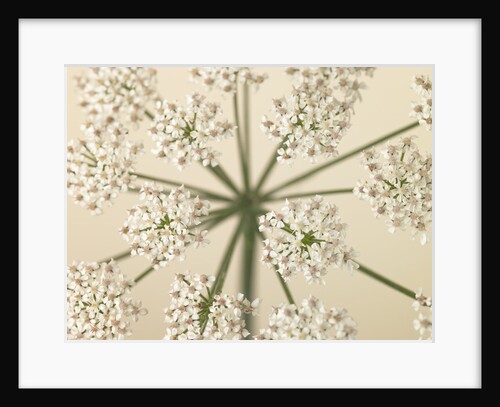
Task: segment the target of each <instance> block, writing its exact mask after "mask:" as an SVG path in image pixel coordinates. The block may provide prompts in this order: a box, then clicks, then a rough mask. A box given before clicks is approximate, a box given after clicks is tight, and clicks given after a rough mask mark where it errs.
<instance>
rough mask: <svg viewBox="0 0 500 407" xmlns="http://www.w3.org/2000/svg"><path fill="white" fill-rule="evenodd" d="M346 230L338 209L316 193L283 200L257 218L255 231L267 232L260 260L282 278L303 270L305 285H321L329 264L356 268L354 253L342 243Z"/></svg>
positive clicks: (337, 266)
mask: <svg viewBox="0 0 500 407" xmlns="http://www.w3.org/2000/svg"><path fill="white" fill-rule="evenodd" d="M346 229H347V225H346V224H345V223H342V220H341V218H340V216H339V213H338V208H337V207H336V206H335V205H333V204H331V203H329V202H326V201H324V200H323V197H322V196H320V195H316V196H315V197H314V198H309V199H307V200H300V199H299V200H296V201H288V200H287V201H286V204H285V206H284V207H283V208H282V210H281V211H280V212H274V211H272V212H268V213H267V214H265V215H262V216H260V217H259V230H260V231H261V232H269V233H271V237H270V238H268V239H266V240H264V242H263V243H264V249H263V254H262V257H261V262H263V263H264V264H267V266H268V267H269V268H273V269H274V268H275V269H277V270H278V272H279V273H280V274H281V275H282V276H283V278H284V280H285V281H288V280H289V279H290V278H291V277H292V276H295V275H296V274H297V273H303V274H304V276H305V278H306V280H307V282H308V283H309V284H311V283H313V282H315V283H322V284H324V280H323V276H324V275H325V274H326V273H327V271H328V270H327V269H328V267H329V266H332V267H333V268H340V267H342V266H343V265H346V266H347V268H348V270H349V271H351V272H352V271H353V270H354V269H357V268H358V267H359V266H358V265H357V264H356V263H355V262H354V260H353V259H354V257H355V255H356V253H355V252H354V250H353V249H352V248H350V247H347V246H346V245H345V243H344V239H345V236H346Z"/></svg>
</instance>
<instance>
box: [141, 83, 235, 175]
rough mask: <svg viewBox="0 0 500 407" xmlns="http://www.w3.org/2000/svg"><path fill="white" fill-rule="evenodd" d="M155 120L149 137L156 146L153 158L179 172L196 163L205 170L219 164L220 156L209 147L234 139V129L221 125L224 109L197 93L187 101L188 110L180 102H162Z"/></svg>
mask: <svg viewBox="0 0 500 407" xmlns="http://www.w3.org/2000/svg"><path fill="white" fill-rule="evenodd" d="M155 113H156V114H155V118H154V120H153V122H152V126H151V128H150V129H149V131H148V134H149V135H150V136H151V137H152V139H153V141H154V142H155V143H156V147H155V148H154V149H153V150H152V152H153V154H154V155H155V156H156V157H158V158H160V159H163V160H165V161H167V162H171V163H173V164H174V165H175V166H176V167H177V168H178V169H179V170H182V169H184V168H185V167H186V166H187V165H189V164H190V163H191V162H193V161H199V162H201V163H202V164H203V165H204V166H205V167H206V166H209V165H210V166H212V167H215V166H217V165H218V164H219V161H218V157H219V155H220V153H219V152H217V151H214V150H213V149H212V148H211V147H210V146H208V143H210V142H213V141H221V140H223V139H225V138H227V137H230V136H232V135H233V131H234V125H233V124H231V123H229V122H228V121H227V120H225V121H220V120H218V119H217V118H218V116H220V115H221V109H220V106H219V105H218V104H216V103H209V102H207V101H205V97H204V96H201V95H199V94H198V93H195V94H193V95H190V96H188V97H187V107H186V108H183V107H182V106H180V105H178V104H177V102H168V101H166V100H165V101H163V102H158V104H157V107H156V111H155Z"/></svg>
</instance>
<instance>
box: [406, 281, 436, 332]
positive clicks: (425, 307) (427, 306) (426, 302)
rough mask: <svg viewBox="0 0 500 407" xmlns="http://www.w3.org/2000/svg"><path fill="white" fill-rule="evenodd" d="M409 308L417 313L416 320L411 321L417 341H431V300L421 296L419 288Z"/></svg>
mask: <svg viewBox="0 0 500 407" xmlns="http://www.w3.org/2000/svg"><path fill="white" fill-rule="evenodd" d="M411 306H412V308H413V309H414V310H415V311H416V312H418V318H417V319H415V320H414V321H413V328H415V330H416V331H417V332H418V334H419V338H418V339H419V340H425V339H432V298H430V297H426V296H425V295H423V293H422V289H421V288H419V289H418V290H417V292H416V293H415V301H413V303H412V305H411ZM419 311H420V312H419Z"/></svg>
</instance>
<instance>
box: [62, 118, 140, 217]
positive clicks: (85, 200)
mask: <svg viewBox="0 0 500 407" xmlns="http://www.w3.org/2000/svg"><path fill="white" fill-rule="evenodd" d="M86 133H87V135H88V137H87V139H85V140H70V141H69V142H68V147H67V156H66V159H67V167H66V170H67V187H68V193H69V195H70V196H71V197H72V198H73V201H74V202H75V203H76V204H78V205H80V206H82V207H84V208H86V209H88V210H89V211H90V213H91V214H92V215H99V214H101V213H102V210H103V208H104V207H105V206H110V205H111V204H112V203H113V201H114V199H115V198H116V197H117V196H118V194H119V193H120V192H124V191H127V189H128V188H130V187H132V186H133V181H134V180H135V178H136V177H135V176H134V175H132V172H133V171H134V164H135V163H136V161H137V158H138V157H139V155H141V154H142V153H143V145H142V143H138V142H132V141H128V140H126V139H125V135H126V134H127V130H125V129H124V128H122V127H119V126H115V125H111V126H107V127H101V126H99V125H91V126H89V127H88V128H87V130H86Z"/></svg>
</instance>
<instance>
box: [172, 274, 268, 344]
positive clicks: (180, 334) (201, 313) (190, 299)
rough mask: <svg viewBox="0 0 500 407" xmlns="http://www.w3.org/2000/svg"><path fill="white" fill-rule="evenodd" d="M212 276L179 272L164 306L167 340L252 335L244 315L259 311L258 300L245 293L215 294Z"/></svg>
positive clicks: (231, 337) (254, 313) (234, 337)
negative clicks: (168, 300)
mask: <svg viewBox="0 0 500 407" xmlns="http://www.w3.org/2000/svg"><path fill="white" fill-rule="evenodd" d="M214 281H215V278H214V277H213V276H206V275H204V274H201V275H200V274H191V273H190V272H189V271H187V272H185V273H177V274H176V275H175V280H174V281H173V283H172V285H171V286H172V290H171V291H170V299H171V302H170V306H169V307H168V308H167V309H165V322H166V323H167V332H166V335H165V339H169V340H173V339H179V340H185V339H243V338H245V337H247V336H248V335H249V332H248V331H247V330H246V328H245V320H244V319H243V314H251V315H256V314H257V307H258V305H259V303H260V300H259V299H256V300H254V301H253V302H252V303H250V301H249V300H247V299H246V298H244V296H243V294H238V295H237V296H236V297H234V296H230V295H227V294H222V293H214V292H213V290H214V289H215V288H214Z"/></svg>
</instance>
